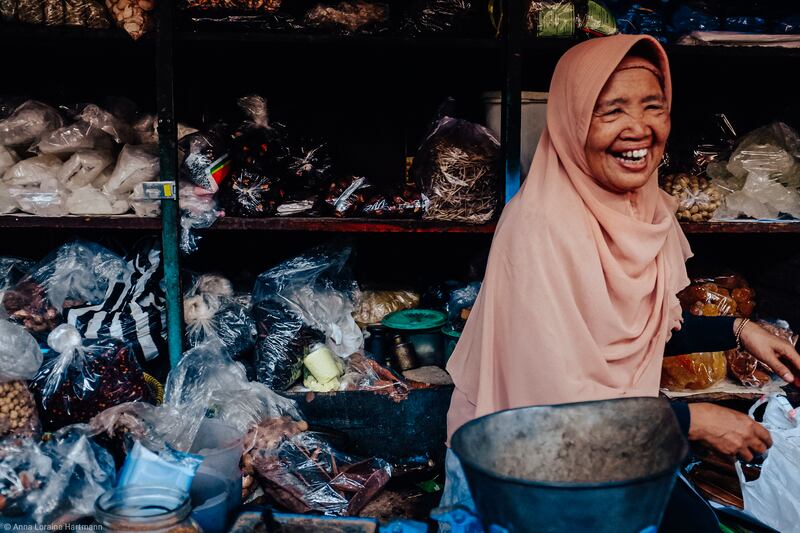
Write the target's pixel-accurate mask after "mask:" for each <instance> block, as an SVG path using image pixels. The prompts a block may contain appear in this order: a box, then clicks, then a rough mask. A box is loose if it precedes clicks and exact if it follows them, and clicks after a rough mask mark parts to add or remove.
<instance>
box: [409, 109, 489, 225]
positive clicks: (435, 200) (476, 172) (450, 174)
mask: <svg viewBox="0 0 800 533" xmlns="http://www.w3.org/2000/svg"><path fill="white" fill-rule="evenodd" d="M499 154H500V143H499V142H498V141H497V139H496V138H495V136H494V134H493V133H492V132H491V131H489V130H488V129H487V128H485V127H483V126H480V125H478V124H473V123H471V122H468V121H466V120H460V119H455V118H452V117H448V116H444V117H442V118H441V119H439V120H437V121H436V122H435V123H434V125H433V127H432V128H431V132H430V133H429V135H428V136H427V138H426V139H425V140H424V141H423V142H422V146H420V149H419V151H418V153H417V157H416V158H415V159H414V165H413V167H412V173H413V176H414V178H415V179H416V180H417V181H418V182H419V183H422V185H423V191H424V193H425V195H426V196H427V197H428V199H429V201H430V205H429V206H428V210H427V213H426V214H425V218H428V219H431V220H441V221H447V222H464V223H468V224H482V223H486V222H489V221H490V220H491V219H492V218H493V217H494V214H495V211H496V210H497V202H498V189H497V188H498V183H499V179H498V172H497V169H498V165H497V161H498V157H499Z"/></svg>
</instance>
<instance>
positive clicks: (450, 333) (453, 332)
mask: <svg viewBox="0 0 800 533" xmlns="http://www.w3.org/2000/svg"><path fill="white" fill-rule="evenodd" d="M442 333H444V334H445V335H447V336H448V337H452V338H454V339H460V338H461V332H460V331H456V330H455V329H454V328H453V326H451V325H450V324H448V325H446V326H445V327H443V328H442Z"/></svg>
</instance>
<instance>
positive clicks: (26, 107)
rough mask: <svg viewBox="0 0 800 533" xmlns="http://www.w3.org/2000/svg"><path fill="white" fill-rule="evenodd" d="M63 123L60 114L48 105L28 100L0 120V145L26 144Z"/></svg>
mask: <svg viewBox="0 0 800 533" xmlns="http://www.w3.org/2000/svg"><path fill="white" fill-rule="evenodd" d="M62 125H63V121H62V120H61V115H60V114H59V113H58V111H56V110H55V109H53V108H52V107H50V106H49V105H46V104H43V103H41V102H37V101H36V100H28V101H27V102H24V103H23V104H22V105H20V106H19V107H17V108H16V109H15V110H14V112H13V113H12V114H11V115H10V116H9V117H7V118H5V119H3V120H0V145H2V146H28V145H30V144H31V143H32V142H33V141H35V140H36V139H38V138H39V136H41V135H42V134H44V133H45V132H48V131H51V130H55V129H58V128H60V127H61V126H62Z"/></svg>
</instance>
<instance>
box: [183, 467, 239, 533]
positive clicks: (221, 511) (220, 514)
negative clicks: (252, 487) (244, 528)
mask: <svg viewBox="0 0 800 533" xmlns="http://www.w3.org/2000/svg"><path fill="white" fill-rule="evenodd" d="M232 487H233V485H232V484H231V483H230V482H229V480H227V479H226V478H225V477H224V476H223V475H222V474H219V473H215V472H211V471H205V472H198V473H197V475H196V476H195V478H194V480H193V481H192V489H191V491H190V492H189V496H190V497H191V500H192V518H193V519H194V520H195V522H197V524H198V525H199V526H200V527H201V528H202V530H203V533H225V532H226V531H227V526H228V517H230V516H231V513H232V511H233V510H234V509H235V508H229V505H228V500H229V496H230V490H233V488H232ZM241 490H242V489H241V484H240V487H239V493H240V494H241ZM239 499H241V496H240V497H239Z"/></svg>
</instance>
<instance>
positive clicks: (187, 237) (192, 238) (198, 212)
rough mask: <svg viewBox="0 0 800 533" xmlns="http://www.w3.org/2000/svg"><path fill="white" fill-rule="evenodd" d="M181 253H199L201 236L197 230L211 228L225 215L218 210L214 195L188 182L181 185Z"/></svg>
mask: <svg viewBox="0 0 800 533" xmlns="http://www.w3.org/2000/svg"><path fill="white" fill-rule="evenodd" d="M179 198H180V208H181V242H180V247H181V251H182V252H183V253H184V254H187V255H188V254H191V253H194V252H196V251H197V249H198V241H200V235H198V234H197V233H196V231H195V230H198V229H205V228H210V227H211V226H212V225H213V224H214V222H216V221H217V219H218V218H219V217H221V216H223V215H225V212H224V211H220V210H219V209H217V199H216V196H214V193H212V192H209V191H207V190H205V189H203V188H201V187H197V186H196V185H193V184H191V183H188V182H182V183H181V184H180V195H179Z"/></svg>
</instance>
